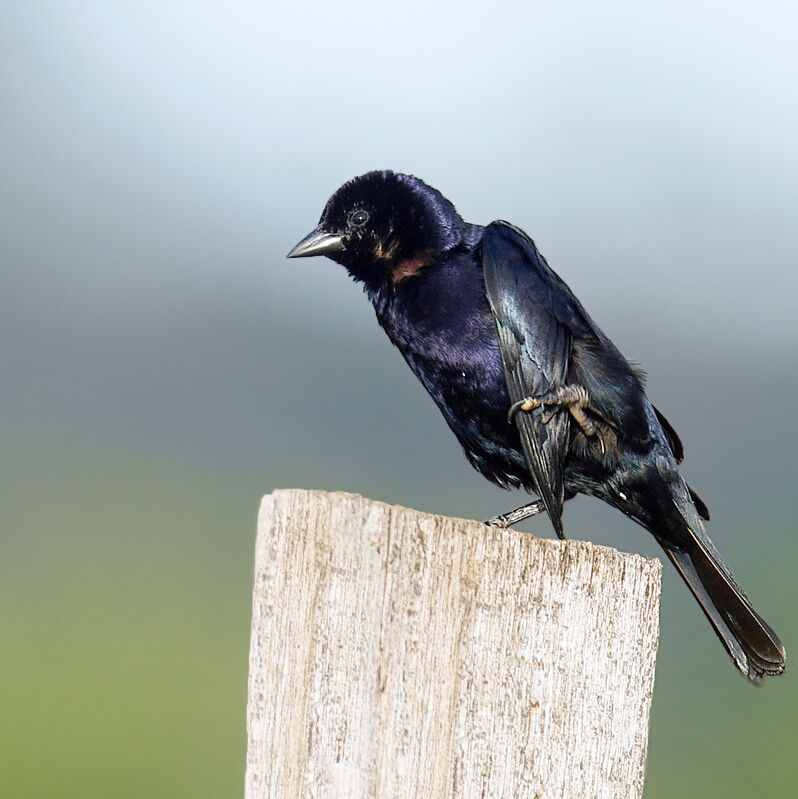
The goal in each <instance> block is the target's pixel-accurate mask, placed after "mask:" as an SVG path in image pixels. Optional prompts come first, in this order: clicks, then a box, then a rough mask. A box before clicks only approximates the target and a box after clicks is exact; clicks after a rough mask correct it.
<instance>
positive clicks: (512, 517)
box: [485, 499, 546, 530]
mask: <svg viewBox="0 0 798 799" xmlns="http://www.w3.org/2000/svg"><path fill="white" fill-rule="evenodd" d="M544 510H546V506H545V505H544V504H543V500H541V499H538V500H536V501H535V502H530V503H529V504H528V505H522V506H521V507H520V508H516V509H515V510H511V511H510V512H509V513H502V514H500V515H499V516H494V517H493V518H492V519H488V520H487V521H486V522H485V524H487V525H489V526H490V527H499V528H501V529H503V530H504V529H506V528H508V527H511V526H512V525H514V524H517V523H518V522H521V521H523V520H524V519H528V518H529V517H530V516H537V515H538V513H543V511H544Z"/></svg>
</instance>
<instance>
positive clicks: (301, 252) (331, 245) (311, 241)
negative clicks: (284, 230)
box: [287, 227, 345, 258]
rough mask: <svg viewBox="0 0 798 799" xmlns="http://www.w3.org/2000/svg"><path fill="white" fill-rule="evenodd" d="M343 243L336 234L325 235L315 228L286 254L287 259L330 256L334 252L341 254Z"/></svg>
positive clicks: (325, 232) (323, 231)
mask: <svg viewBox="0 0 798 799" xmlns="http://www.w3.org/2000/svg"><path fill="white" fill-rule="evenodd" d="M343 249H345V248H344V242H343V239H342V238H341V236H339V235H338V234H337V233H327V231H326V230H322V229H321V228H320V227H317V228H316V229H315V230H313V231H311V232H310V233H308V235H307V236H305V238H304V239H302V241H300V242H299V244H297V245H296V247H294V249H293V250H291V252H289V253H288V255H287V257H288V258H307V257H308V256H311V255H330V254H331V253H334V252H341V250H343Z"/></svg>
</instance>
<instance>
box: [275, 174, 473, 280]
mask: <svg viewBox="0 0 798 799" xmlns="http://www.w3.org/2000/svg"><path fill="white" fill-rule="evenodd" d="M464 227H465V223H464V222H463V220H462V219H461V218H460V216H459V215H458V213H457V211H456V210H455V207H454V206H453V205H452V204H451V203H450V202H449V201H448V200H447V199H446V198H445V197H444V196H443V195H442V194H441V193H440V192H438V191H437V190H436V189H433V188H432V187H431V186H428V185H427V184H426V183H424V181H422V180H419V179H418V178H415V177H412V176H411V175H402V174H398V173H395V172H390V171H384V172H369V173H368V174H366V175H361V176H360V177H357V178H354V179H353V180H350V181H349V182H348V183H345V184H344V185H343V186H341V188H340V189H338V191H336V192H335V194H333V196H332V197H330V199H329V200H328V201H327V205H326V206H325V208H324V212H323V213H322V215H321V219H320V220H319V224H318V226H317V227H316V228H315V230H313V231H312V232H311V233H310V234H309V235H308V236H306V237H305V238H304V239H302V241H300V242H299V244H297V245H296V247H294V249H293V250H291V252H289V253H288V257H289V258H304V257H307V256H311V255H326V256H328V257H329V258H332V260H334V261H337V262H338V263H340V264H343V265H344V266H345V267H346V268H347V270H348V271H349V273H350V274H351V275H352V277H354V278H355V279H356V280H360V281H362V282H364V283H365V284H366V285H367V287H371V288H379V287H380V286H383V285H386V284H391V283H392V284H394V285H396V284H397V283H398V282H401V281H402V280H404V279H405V278H407V277H410V276H411V275H413V274H415V273H416V272H418V271H419V270H420V269H422V268H424V267H425V266H426V265H428V264H429V263H431V262H432V261H433V260H434V259H435V258H437V257H439V256H440V255H441V254H442V253H444V252H446V251H447V250H450V249H452V248H453V247H455V246H456V245H457V244H459V243H460V241H461V240H462V236H463V230H464Z"/></svg>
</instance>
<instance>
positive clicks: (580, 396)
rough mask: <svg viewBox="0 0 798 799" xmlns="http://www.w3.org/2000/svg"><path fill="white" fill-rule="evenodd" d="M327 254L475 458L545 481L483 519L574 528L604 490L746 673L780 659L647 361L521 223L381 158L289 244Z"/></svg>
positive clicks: (498, 473)
mask: <svg viewBox="0 0 798 799" xmlns="http://www.w3.org/2000/svg"><path fill="white" fill-rule="evenodd" d="M318 255H323V256H327V257H328V258H330V259H331V260H333V261H334V262H336V263H338V264H340V265H342V266H343V267H344V268H345V269H346V270H347V272H348V273H349V275H350V276H351V277H352V278H353V279H354V280H355V282H357V283H359V284H361V286H362V288H363V290H364V291H365V293H366V295H367V297H368V299H369V300H370V301H371V303H372V305H373V307H374V310H375V312H376V316H377V321H378V322H379V324H380V325H381V326H382V328H383V329H384V330H385V332H386V333H387V335H388V337H389V338H390V340H391V341H392V342H393V344H394V345H395V346H396V347H397V348H398V349H399V351H400V352H401V353H402V355H403V356H404V358H405V360H406V362H407V363H408V365H409V366H410V368H411V370H412V371H413V372H414V374H415V375H416V377H417V378H418V379H419V380H420V381H421V383H422V384H423V386H424V388H425V389H426V390H427V392H428V393H429V394H430V396H431V397H432V399H433V400H434V401H435V403H436V404H437V406H438V408H439V409H440V411H441V412H442V414H443V417H444V419H445V420H446V422H447V424H448V425H449V427H450V428H451V430H452V431H453V433H454V435H455V436H456V437H457V439H458V441H459V442H460V444H461V445H462V447H463V450H464V452H465V456H466V458H467V459H468V461H469V462H470V464H471V465H472V466H473V467H474V468H475V469H476V470H477V471H479V472H480V473H481V474H482V475H483V476H484V477H486V478H487V479H488V480H490V481H491V482H493V483H495V484H497V485H499V486H501V487H503V488H507V489H511V488H520V489H524V490H526V491H528V492H530V493H532V494H536V495H537V497H538V499H537V500H534V501H532V502H528V503H526V504H524V505H522V506H521V507H518V508H516V509H514V510H512V511H509V512H507V513H502V514H499V515H497V516H494V517H492V518H491V519H489V520H488V521H487V522H486V524H490V525H493V526H497V527H508V526H510V525H512V524H515V523H517V522H519V521H521V520H522V519H525V518H528V517H530V516H534V515H536V514H539V513H543V512H545V513H547V514H548V517H549V519H550V520H551V523H552V525H553V527H554V530H555V532H556V534H557V535H558V536H559V537H560V538H564V537H565V531H564V526H563V521H562V512H563V504H564V503H565V502H566V501H568V500H569V499H571V498H573V497H574V496H576V495H577V494H585V495H588V496H591V497H597V498H598V499H601V500H603V501H604V502H606V503H607V504H609V505H611V506H612V507H613V508H616V509H617V510H619V511H620V512H621V513H623V514H625V515H626V516H628V517H629V518H631V519H633V520H634V521H635V522H637V523H638V524H639V525H641V526H642V527H644V528H645V529H647V530H648V531H649V532H650V533H651V534H652V535H653V536H654V538H655V539H656V540H657V542H658V543H659V544H660V546H661V547H662V548H663V549H664V551H665V553H666V555H667V556H668V558H669V559H670V560H671V561H672V563H673V565H674V566H675V567H676V570H677V571H678V573H679V574H680V575H681V577H682V578H683V580H684V581H685V583H686V584H687V586H688V587H689V589H690V591H691V592H692V593H693V595H694V596H695V598H696V600H697V601H698V604H699V605H700V607H701V609H702V610H703V612H704V614H705V615H706V617H707V618H708V620H709V622H710V624H711V625H712V627H713V629H714V631H715V633H716V634H717V636H718V638H719V639H720V640H721V642H722V644H723V645H724V647H725V648H726V650H727V652H728V653H729V655H730V656H731V658H732V660H733V661H734V663H735V664H736V666H737V668H738V669H739V670H740V671H741V672H742V674H743V675H745V676H746V677H747V678H748V679H749V680H750V681H751V682H753V683H761V682H762V681H763V679H764V678H765V677H767V676H771V675H779V674H782V673H783V672H784V669H785V661H786V653H785V649H784V646H783V645H782V643H781V641H780V640H779V638H778V636H777V635H776V634H775V633H774V632H773V630H772V629H771V628H770V627H769V626H768V625H767V623H766V622H765V621H764V620H763V619H762V617H761V616H760V615H759V614H758V613H757V612H756V611H755V610H754V608H753V606H752V605H751V603H750V601H749V600H748V598H747V597H746V595H745V593H744V592H743V590H742V589H741V588H740V586H739V585H738V584H737V581H736V580H735V578H734V576H733V575H732V573H731V571H730V569H729V568H728V566H727V565H726V564H725V562H724V561H723V559H722V558H721V556H720V554H719V553H718V551H717V549H716V548H715V546H714V545H713V543H712V541H711V540H710V539H709V537H708V535H707V533H706V530H705V527H704V524H703V522H704V521H708V520H709V511H708V509H707V506H706V505H705V504H704V502H703V501H702V500H701V499H700V498H699V496H698V495H697V494H696V493H695V492H694V491H693V490H692V488H690V487H689V486H688V485H687V483H686V482H685V480H684V478H683V477H682V475H681V474H680V472H679V464H680V463H681V461H682V458H683V456H684V449H683V446H682V442H681V440H680V439H679V436H678V435H677V433H676V431H675V430H674V429H673V427H672V426H671V424H670V423H669V422H668V420H667V419H666V418H665V416H663V414H662V413H660V411H659V410H657V408H655V407H654V406H653V405H652V404H651V402H650V401H649V399H648V397H647V396H646V393H645V380H644V374H643V373H642V371H641V370H640V369H639V368H638V367H637V366H635V365H633V364H631V363H630V362H629V361H627V360H626V358H625V357H624V356H623V355H622V354H621V352H620V351H619V350H618V348H617V347H616V346H615V345H614V344H613V343H612V341H610V339H609V338H608V337H607V336H606V335H605V334H604V333H603V332H602V330H601V329H600V328H599V327H598V326H597V325H596V323H595V322H594V321H593V320H592V319H591V317H590V316H589V315H588V313H587V312H586V311H585V309H584V308H583V307H582V304H581V303H580V302H579V300H578V299H577V298H576V297H575V296H574V294H573V292H572V291H571V290H570V288H569V287H568V286H567V285H566V283H565V282H564V281H563V280H562V279H561V278H560V277H559V275H558V274H557V273H556V272H554V270H553V269H551V267H550V266H549V265H548V263H547V262H546V260H545V259H544V257H543V256H542V255H541V254H540V252H539V250H538V248H537V247H536V245H535V243H534V242H533V240H532V239H531V238H530V237H529V236H527V234H526V233H524V232H523V231H522V230H521V229H519V228H518V227H515V226H514V225H512V224H510V223H508V222H504V221H501V220H499V221H494V222H491V223H490V224H488V225H486V226H482V225H477V224H471V223H468V222H466V221H464V220H463V219H462V217H461V216H460V215H459V213H458V212H457V210H456V208H455V206H454V205H453V204H452V203H451V202H450V201H449V200H448V199H446V197H444V196H443V194H441V193H440V192H439V191H438V190H437V189H435V188H433V187H431V186H429V185H428V184H426V183H425V182H424V181H423V180H421V179H420V178H417V177H415V176H413V175H408V174H402V173H399V172H394V171H391V170H380V171H373V172H368V173H366V174H364V175H361V176H359V177H356V178H353V179H352V180H350V181H348V182H346V183H345V184H344V185H342V186H341V187H340V188H339V189H338V190H337V191H335V193H334V194H333V195H332V196H331V197H330V199H329V200H328V201H327V203H326V205H325V206H324V209H323V212H322V214H321V218H320V220H319V223H318V225H317V226H316V227H315V228H314V229H313V230H312V231H311V233H310V234H308V235H307V236H305V237H304V238H303V239H302V240H301V241H300V242H299V243H298V244H297V245H296V246H295V247H294V248H293V249H292V250H291V251H290V252H289V253H288V257H289V258H305V257H310V256H318Z"/></svg>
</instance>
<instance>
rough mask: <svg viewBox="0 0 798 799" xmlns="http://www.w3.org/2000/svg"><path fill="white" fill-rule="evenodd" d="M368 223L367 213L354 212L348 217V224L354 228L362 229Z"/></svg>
mask: <svg viewBox="0 0 798 799" xmlns="http://www.w3.org/2000/svg"><path fill="white" fill-rule="evenodd" d="M368 221H369V212H368V211H364V210H362V209H361V210H360V211H355V212H354V213H353V214H352V216H350V217H349V222H350V224H352V225H354V226H355V227H363V225H365V224H366V222H368Z"/></svg>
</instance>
